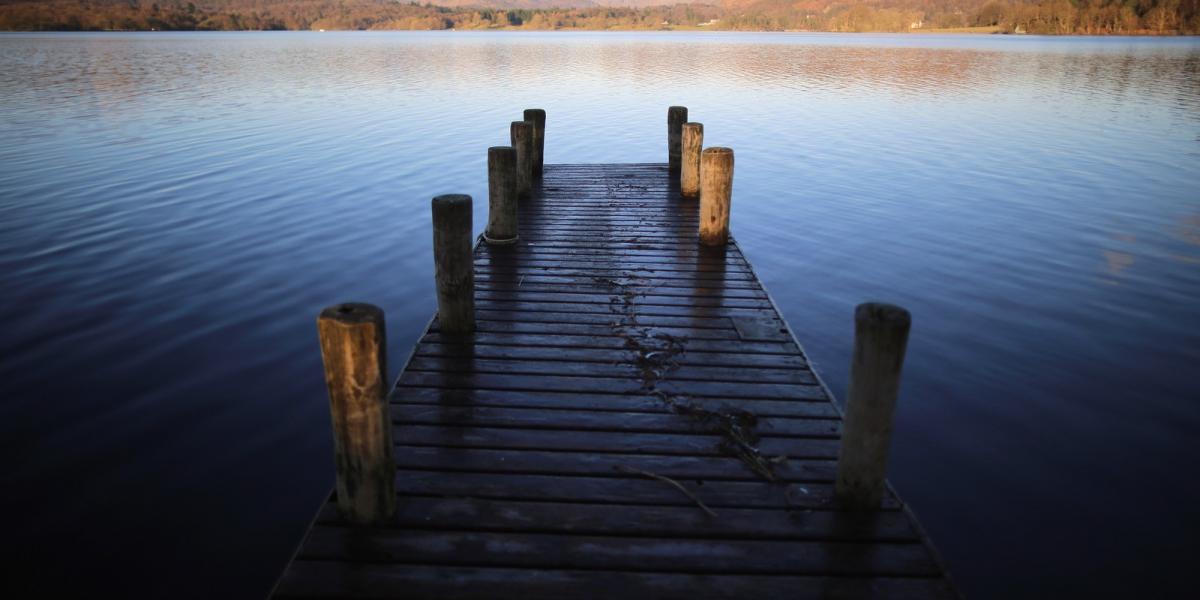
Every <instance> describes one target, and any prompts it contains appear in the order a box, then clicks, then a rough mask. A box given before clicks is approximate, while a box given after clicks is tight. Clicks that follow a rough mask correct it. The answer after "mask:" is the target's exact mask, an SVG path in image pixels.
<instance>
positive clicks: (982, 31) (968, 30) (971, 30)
mask: <svg viewBox="0 0 1200 600" xmlns="http://www.w3.org/2000/svg"><path fill="white" fill-rule="evenodd" d="M388 32H392V33H396V32H429V33H437V32H441V33H713V34H720V33H779V34H795V33H811V34H832V35H863V36H872V35H900V36H909V35H911V36H914V37H921V36H929V35H963V36H982V35H995V36H1001V37H1056V38H1083V37H1095V38H1119V37H1142V38H1152V37H1153V38H1196V37H1200V34H1195V33H1153V32H1135V33H1013V32H1011V31H1003V30H1001V29H1000V28H998V27H948V28H942V29H920V30H907V31H899V30H898V31H826V30H813V29H782V30H781V29H709V28H700V27H673V28H662V29H634V28H628V29H624V28H619V27H614V28H610V29H584V28H567V27H559V28H555V29H531V28H527V27H492V28H488V29H454V28H450V29H411V28H410V29H384V28H374V29H0V34H13V33H388Z"/></svg>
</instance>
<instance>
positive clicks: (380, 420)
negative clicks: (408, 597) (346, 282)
mask: <svg viewBox="0 0 1200 600" xmlns="http://www.w3.org/2000/svg"><path fill="white" fill-rule="evenodd" d="M317 333H318V335H319V336H320V339H321V358H322V359H323V361H324V363H325V384H326V386H327V387H328V388H329V411H330V413H331V414H332V417H333V419H332V420H333V450H334V462H335V464H336V465H337V507H338V512H339V513H341V515H342V517H343V518H344V519H346V520H348V521H350V522H353V523H382V522H384V521H387V520H389V519H391V518H392V515H393V514H395V512H396V485H395V480H396V464H395V459H394V458H393V457H392V420H391V416H390V415H389V413H388V405H387V381H386V379H387V339H386V333H385V329H384V324H383V311H382V310H380V309H379V308H378V307H375V306H371V305H370V304H337V305H334V306H330V307H329V308H326V309H325V310H323V311H321V315H320V316H319V317H317Z"/></svg>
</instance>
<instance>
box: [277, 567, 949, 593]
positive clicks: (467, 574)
mask: <svg viewBox="0 0 1200 600" xmlns="http://www.w3.org/2000/svg"><path fill="white" fill-rule="evenodd" d="M498 590H503V594H504V595H505V596H508V597H512V598H522V599H525V600H562V599H563V598H566V597H569V598H571V599H572V600H576V599H578V600H602V599H610V598H613V597H620V598H623V599H626V600H649V599H661V598H788V599H790V600H829V599H831V598H839V599H855V598H887V599H889V600H926V599H933V600H937V599H951V598H956V597H957V595H956V594H955V593H954V591H953V590H952V589H951V588H950V586H949V585H948V584H947V583H946V582H944V581H943V580H940V579H934V578H912V577H830V576H827V575H819V576H796V575H790V576H765V575H720V574H703V575H698V574H684V573H630V572H620V571H580V570H569V569H554V570H551V569H518V568H498V567H488V568H482V567H453V566H431V565H405V566H404V567H403V568H401V569H397V568H395V566H393V565H388V564H371V563H345V562H330V561H310V560H303V559H302V560H299V561H297V562H296V563H295V564H294V565H293V566H292V567H291V568H289V569H288V571H287V573H286V574H285V576H284V578H283V580H282V581H281V582H280V586H279V589H278V591H277V593H278V596H277V597H279V598H330V597H340V598H411V599H414V600H423V599H430V600H441V599H444V598H447V597H453V598H456V599H458V600H495V598H497V593H498Z"/></svg>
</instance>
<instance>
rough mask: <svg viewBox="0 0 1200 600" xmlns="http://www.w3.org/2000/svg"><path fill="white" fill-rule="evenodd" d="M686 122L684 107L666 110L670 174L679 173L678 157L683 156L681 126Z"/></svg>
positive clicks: (673, 107) (685, 108) (685, 109)
mask: <svg viewBox="0 0 1200 600" xmlns="http://www.w3.org/2000/svg"><path fill="white" fill-rule="evenodd" d="M686 122H687V107H686V106H672V107H670V108H668V109H667V167H668V168H669V170H670V171H671V173H678V172H679V165H680V157H681V156H682V155H683V149H682V143H683V124H684V123H686Z"/></svg>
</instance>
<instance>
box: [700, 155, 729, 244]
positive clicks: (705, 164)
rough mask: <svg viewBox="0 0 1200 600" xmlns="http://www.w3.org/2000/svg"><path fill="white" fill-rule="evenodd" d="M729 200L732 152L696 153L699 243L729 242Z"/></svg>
mask: <svg viewBox="0 0 1200 600" xmlns="http://www.w3.org/2000/svg"><path fill="white" fill-rule="evenodd" d="M732 199H733V150H730V149H729V148H721V147H714V148H705V149H704V151H703V152H701V153H700V243H701V244H704V245H705V246H724V245H725V242H726V241H728V239H729V205H730V202H731V201H732Z"/></svg>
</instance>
